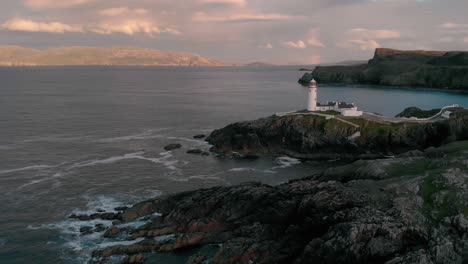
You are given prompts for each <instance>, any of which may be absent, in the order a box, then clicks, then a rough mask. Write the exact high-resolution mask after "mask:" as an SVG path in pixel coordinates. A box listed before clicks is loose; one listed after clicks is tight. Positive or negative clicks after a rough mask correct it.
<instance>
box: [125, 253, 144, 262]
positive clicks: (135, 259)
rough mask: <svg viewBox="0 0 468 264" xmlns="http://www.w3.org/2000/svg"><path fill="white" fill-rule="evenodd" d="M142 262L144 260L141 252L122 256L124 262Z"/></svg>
mask: <svg viewBox="0 0 468 264" xmlns="http://www.w3.org/2000/svg"><path fill="white" fill-rule="evenodd" d="M143 262H145V256H144V255H142V254H139V255H133V256H127V257H125V258H124V261H123V263H124V264H138V263H143Z"/></svg>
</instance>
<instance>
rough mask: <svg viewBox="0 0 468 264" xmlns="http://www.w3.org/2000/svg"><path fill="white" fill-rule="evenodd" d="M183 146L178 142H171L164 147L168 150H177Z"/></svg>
mask: <svg viewBox="0 0 468 264" xmlns="http://www.w3.org/2000/svg"><path fill="white" fill-rule="evenodd" d="M181 147H182V145H181V144H178V143H175V144H169V145H167V146H165V147H164V150H166V151H171V150H175V149H180V148H181Z"/></svg>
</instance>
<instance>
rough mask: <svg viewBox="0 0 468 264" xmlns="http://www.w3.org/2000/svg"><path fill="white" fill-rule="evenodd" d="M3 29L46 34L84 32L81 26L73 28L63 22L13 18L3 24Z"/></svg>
mask: <svg viewBox="0 0 468 264" xmlns="http://www.w3.org/2000/svg"><path fill="white" fill-rule="evenodd" d="M1 27H2V28H4V29H7V30H11V31H26V32H46V33H65V32H83V29H82V27H81V26H72V25H68V24H64V23H61V22H36V21H32V20H28V19H21V18H13V19H10V20H8V21H6V22H4V23H3V24H1Z"/></svg>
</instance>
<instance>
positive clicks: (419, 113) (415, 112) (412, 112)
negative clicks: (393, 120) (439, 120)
mask: <svg viewBox="0 0 468 264" xmlns="http://www.w3.org/2000/svg"><path fill="white" fill-rule="evenodd" d="M439 112H440V109H431V110H423V109H421V108H418V107H408V108H406V109H405V110H403V112H401V113H399V114H398V115H396V117H406V118H411V117H416V118H429V117H433V116H434V115H436V114H438V113H439Z"/></svg>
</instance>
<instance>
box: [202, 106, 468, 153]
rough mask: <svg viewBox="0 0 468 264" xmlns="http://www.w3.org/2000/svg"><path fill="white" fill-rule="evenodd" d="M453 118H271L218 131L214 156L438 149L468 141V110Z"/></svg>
mask: <svg viewBox="0 0 468 264" xmlns="http://www.w3.org/2000/svg"><path fill="white" fill-rule="evenodd" d="M452 110H453V111H454V113H455V116H454V118H451V119H449V120H447V119H441V120H437V121H428V122H421V121H413V120H409V119H408V120H405V119H399V120H395V122H387V121H384V120H383V119H380V118H379V117H373V116H368V117H367V118H366V117H363V118H357V117H339V118H334V119H327V117H325V116H321V115H306V114H304V115H302V114H298V115H287V116H281V117H280V116H271V117H267V118H261V119H258V120H254V121H246V122H238V123H234V124H231V125H228V126H227V127H225V128H222V129H219V130H215V131H214V132H213V133H212V134H211V135H210V136H209V137H208V138H207V141H208V142H209V143H210V144H212V145H213V148H212V151H214V152H216V153H219V154H222V155H227V156H232V155H233V154H237V153H240V154H243V155H248V154H250V155H252V154H256V155H267V156H277V155H288V156H291V157H295V158H301V159H311V160H330V159H368V158H379V157H385V156H391V155H395V154H401V153H404V152H407V151H410V150H424V149H426V148H428V147H439V146H441V145H443V144H446V143H450V142H454V141H457V140H467V139H468V110H466V109H463V108H455V109H452Z"/></svg>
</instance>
